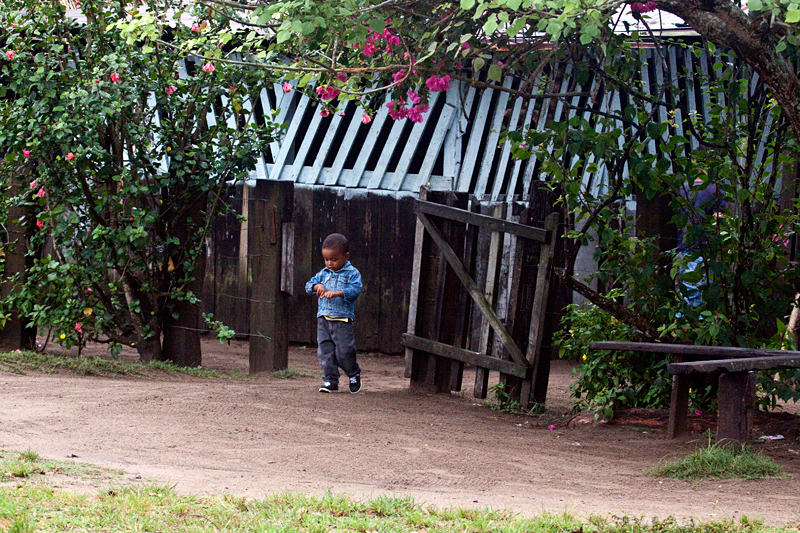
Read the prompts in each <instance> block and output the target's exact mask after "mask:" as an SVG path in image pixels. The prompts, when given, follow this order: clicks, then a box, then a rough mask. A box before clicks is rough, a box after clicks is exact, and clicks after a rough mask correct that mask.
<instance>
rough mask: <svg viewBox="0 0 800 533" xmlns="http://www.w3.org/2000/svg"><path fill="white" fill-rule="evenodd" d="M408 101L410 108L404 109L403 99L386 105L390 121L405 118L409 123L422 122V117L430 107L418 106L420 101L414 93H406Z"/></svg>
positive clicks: (425, 105)
mask: <svg viewBox="0 0 800 533" xmlns="http://www.w3.org/2000/svg"><path fill="white" fill-rule="evenodd" d="M408 100H409V101H410V102H411V104H412V105H411V107H406V100H405V98H400V99H398V100H397V102H389V103H388V104H386V107H387V109H389V116H390V117H392V120H403V119H404V118H407V119H408V120H410V121H411V122H422V121H423V120H424V119H423V117H422V115H423V114H424V113H427V112H428V110H429V109H430V106H428V104H420V102H421V101H422V99H421V98H420V97H419V95H418V94H417V93H415V92H414V91H408Z"/></svg>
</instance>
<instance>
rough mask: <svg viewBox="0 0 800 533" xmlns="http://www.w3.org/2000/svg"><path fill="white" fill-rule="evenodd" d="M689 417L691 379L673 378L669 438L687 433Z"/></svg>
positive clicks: (675, 376)
mask: <svg viewBox="0 0 800 533" xmlns="http://www.w3.org/2000/svg"><path fill="white" fill-rule="evenodd" d="M688 415H689V378H688V377H687V376H686V375H684V374H676V375H674V376H672V397H671V398H670V402H669V427H668V428H667V438H668V439H674V438H677V437H679V436H681V435H683V434H684V433H686V425H687V424H686V423H687V419H688Z"/></svg>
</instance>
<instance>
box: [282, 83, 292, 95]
mask: <svg viewBox="0 0 800 533" xmlns="http://www.w3.org/2000/svg"><path fill="white" fill-rule="evenodd" d="M283 92H285V93H290V92H292V84H291V83H289V82H288V81H287V82H285V83H284V84H283Z"/></svg>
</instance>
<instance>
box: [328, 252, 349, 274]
mask: <svg viewBox="0 0 800 533" xmlns="http://www.w3.org/2000/svg"><path fill="white" fill-rule="evenodd" d="M322 258H323V259H324V260H325V266H326V267H328V268H329V269H330V270H332V271H334V272H336V271H337V270H339V269H340V268H342V267H343V266H344V264H345V263H347V260H348V259H350V252H346V253H342V251H341V250H328V249H326V248H323V249H322Z"/></svg>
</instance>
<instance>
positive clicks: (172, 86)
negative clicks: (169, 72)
mask: <svg viewBox="0 0 800 533" xmlns="http://www.w3.org/2000/svg"><path fill="white" fill-rule="evenodd" d="M175 91H177V89H176V88H175V86H174V85H170V86H169V87H167V94H172V93H174V92H175Z"/></svg>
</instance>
